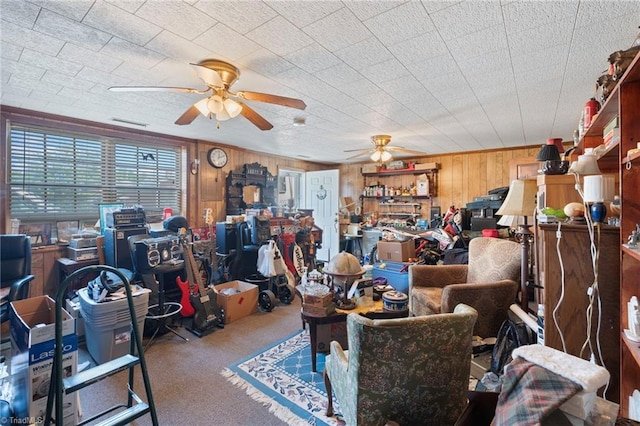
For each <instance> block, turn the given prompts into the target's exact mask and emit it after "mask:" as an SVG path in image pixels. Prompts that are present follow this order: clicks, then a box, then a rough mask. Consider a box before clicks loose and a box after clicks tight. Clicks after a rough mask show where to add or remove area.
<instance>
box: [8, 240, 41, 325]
mask: <svg viewBox="0 0 640 426" xmlns="http://www.w3.org/2000/svg"><path fill="white" fill-rule="evenodd" d="M34 278H35V277H34V276H33V275H31V240H30V239H29V237H28V236H27V235H24V234H14V235H0V294H1V295H2V302H1V305H0V309H1V310H0V312H1V313H0V319H1V321H0V322H5V321H7V320H8V319H9V311H10V307H9V303H10V302H13V301H15V300H21V299H26V298H27V297H29V283H30V282H31V281H32V280H33V279H34ZM3 335H4V333H3Z"/></svg>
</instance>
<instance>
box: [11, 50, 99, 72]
mask: <svg viewBox="0 0 640 426" xmlns="http://www.w3.org/2000/svg"><path fill="white" fill-rule="evenodd" d="M20 62H21V63H23V64H25V65H32V66H35V67H38V68H42V69H47V68H53V69H55V70H56V71H57V72H59V73H62V74H67V75H70V76H74V75H76V74H78V72H79V71H80V69H82V65H81V64H78V63H75V62H72V61H68V60H64V59H58V58H56V57H53V56H48V55H43V54H42V53H39V52H34V51H33V50H29V49H25V50H24V52H22V56H20ZM107 69H110V68H109V67H107Z"/></svg>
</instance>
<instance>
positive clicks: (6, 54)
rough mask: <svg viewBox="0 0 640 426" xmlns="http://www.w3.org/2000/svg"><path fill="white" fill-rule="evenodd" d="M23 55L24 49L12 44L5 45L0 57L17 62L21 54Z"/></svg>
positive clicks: (0, 50)
mask: <svg viewBox="0 0 640 426" xmlns="http://www.w3.org/2000/svg"><path fill="white" fill-rule="evenodd" d="M21 53H22V47H19V46H16V45H14V44H11V43H3V44H2V49H0V57H2V58H4V59H11V60H12V61H17V60H18V59H20V54H21Z"/></svg>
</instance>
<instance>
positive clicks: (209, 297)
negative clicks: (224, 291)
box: [182, 238, 224, 334]
mask: <svg viewBox="0 0 640 426" xmlns="http://www.w3.org/2000/svg"><path fill="white" fill-rule="evenodd" d="M182 249H183V251H184V261H185V270H186V271H187V280H188V281H189V282H191V283H194V282H195V283H197V285H198V286H197V293H195V292H194V293H193V294H191V297H190V300H191V305H193V307H194V308H195V314H194V316H193V327H192V328H193V331H194V333H196V334H198V333H204V332H206V331H208V330H210V329H211V328H212V327H214V326H217V327H220V328H223V327H224V311H223V310H222V308H221V307H220V305H218V303H217V296H216V292H215V291H214V290H213V289H212V288H211V287H206V286H205V285H204V283H203V282H202V275H200V273H199V272H198V268H197V266H196V259H195V257H194V256H193V251H192V249H191V245H190V244H189V242H188V241H187V240H186V238H183V239H182Z"/></svg>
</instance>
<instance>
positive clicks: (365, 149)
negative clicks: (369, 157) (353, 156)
mask: <svg viewBox="0 0 640 426" xmlns="http://www.w3.org/2000/svg"><path fill="white" fill-rule="evenodd" d="M357 151H362V152H373V151H375V149H368V148H358V149H345V150H344V151H342V152H357Z"/></svg>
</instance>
